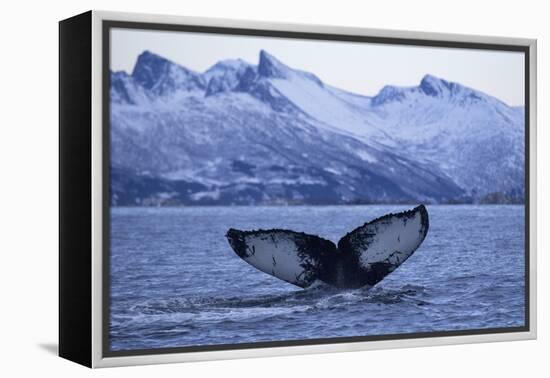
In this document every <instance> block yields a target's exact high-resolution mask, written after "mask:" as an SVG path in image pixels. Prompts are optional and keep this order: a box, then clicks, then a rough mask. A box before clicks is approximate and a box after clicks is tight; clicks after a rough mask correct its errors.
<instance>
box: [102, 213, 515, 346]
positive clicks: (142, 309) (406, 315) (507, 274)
mask: <svg viewBox="0 0 550 378" xmlns="http://www.w3.org/2000/svg"><path fill="white" fill-rule="evenodd" d="M411 207H412V206H314V207H311V206H303V207H300V206H295V207H294V206H293V207H180V208H113V209H112V210H111V261H110V263H111V287H110V296H111V313H110V327H109V336H110V346H111V350H113V351H120V350H133V349H151V348H168V347H185V346H196V345H215V344H228V343H232V344H233V343H250V342H261V341H281V340H303V339H310V338H331V337H345V336H367V335H384V334H403V333H411V332H429V331H450V330H471V329H482V328H495V327H499V328H500V327H515V326H523V325H524V320H525V319H524V297H523V294H524V215H523V214H524V208H523V206H473V205H465V206H428V212H429V216H430V230H429V232H428V236H427V237H426V240H425V241H424V242H423V244H422V245H421V246H420V247H419V249H418V250H417V251H416V252H415V254H414V255H413V256H412V257H411V258H409V260H407V261H406V262H405V263H404V264H403V265H402V266H400V267H399V268H398V269H397V270H396V271H394V272H393V273H391V274H390V275H389V276H387V277H386V278H385V279H384V280H383V281H382V282H380V283H379V284H378V285H376V286H375V287H374V288H372V289H370V290H365V289H357V290H344V291H342V290H336V289H333V288H331V287H327V286H324V285H316V286H315V287H312V288H309V289H306V290H303V289H300V288H298V287H296V286H293V285H291V284H288V283H285V282H283V281H281V280H279V279H277V278H275V277H272V276H270V275H267V274H265V273H262V272H260V271H258V270H256V269H255V268H253V267H252V266H250V265H248V264H247V263H245V262H244V261H242V260H241V259H239V258H238V257H237V255H235V253H234V252H233V251H232V250H231V248H230V246H229V244H228V243H227V241H226V239H225V237H224V235H225V232H226V231H227V229H228V228H230V227H234V228H240V229H257V228H264V229H266V228H287V229H293V230H295V231H304V232H307V233H311V234H317V235H319V236H322V237H324V238H327V239H330V240H332V241H334V242H337V241H338V240H339V239H340V237H342V236H343V235H344V234H345V233H346V232H348V231H350V230H352V229H354V228H355V227H357V226H360V225H362V224H363V223H365V222H366V221H369V220H371V219H372V218H375V217H378V216H381V215H383V214H385V213H388V212H395V211H401V210H405V209H408V208H411Z"/></svg>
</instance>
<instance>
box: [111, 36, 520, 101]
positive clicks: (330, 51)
mask: <svg viewBox="0 0 550 378" xmlns="http://www.w3.org/2000/svg"><path fill="white" fill-rule="evenodd" d="M261 49H264V50H266V51H267V52H269V53H270V54H272V55H274V56H275V57H277V58H278V59H279V60H281V61H282V62H283V63H285V64H287V65H288V66H290V67H293V68H298V69H301V70H304V71H309V72H312V73H314V74H315V75H317V76H318V77H319V78H320V79H321V80H323V81H324V82H325V83H327V84H329V85H333V86H335V87H338V88H341V89H345V90H348V91H351V92H355V93H360V94H364V95H368V96H374V95H375V94H376V93H378V91H379V90H380V89H381V88H382V87H383V86H384V85H387V84H391V85H399V86H413V85H418V83H419V82H420V80H421V79H422V77H423V76H424V75H425V74H428V73H429V74H432V75H435V76H438V77H441V78H443V79H446V80H450V81H455V82H458V83H461V84H464V85H466V86H469V87H472V88H475V89H478V90H481V91H483V92H485V93H488V94H490V95H492V96H495V97H497V98H499V99H500V100H502V101H504V102H505V103H507V104H509V105H513V106H516V105H523V103H524V60H523V53H518V52H500V51H498V52H495V51H482V50H468V49H451V48H433V47H413V46H398V45H394V46H392V45H379V44H370V43H352V42H335V41H316V40H315V41H314V40H301V39H289V38H273V37H248V36H228V35H219V34H205V33H188V32H167V31H149V30H147V31H146V30H143V31H142V30H136V29H112V30H111V69H112V70H113V71H119V70H124V71H127V72H128V73H131V72H132V69H133V67H134V64H135V62H136V58H137V56H138V55H139V54H140V53H142V52H143V51H144V50H150V51H151V52H154V53H156V54H159V55H162V56H164V57H166V58H167V59H170V60H172V61H174V62H176V63H179V64H181V65H183V66H185V67H187V68H190V69H192V70H195V71H198V72H203V71H205V70H206V69H208V68H209V67H210V66H212V65H213V64H215V63H216V62H218V61H220V60H223V59H235V58H241V59H244V60H245V61H247V62H249V63H253V64H257V63H258V57H259V52H260V50H261Z"/></svg>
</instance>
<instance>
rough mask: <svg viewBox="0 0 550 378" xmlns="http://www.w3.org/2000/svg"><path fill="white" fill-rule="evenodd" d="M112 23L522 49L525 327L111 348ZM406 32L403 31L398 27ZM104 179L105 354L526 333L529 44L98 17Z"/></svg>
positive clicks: (124, 26)
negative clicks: (133, 20) (99, 18)
mask: <svg viewBox="0 0 550 378" xmlns="http://www.w3.org/2000/svg"><path fill="white" fill-rule="evenodd" d="M113 28H122V29H138V30H157V31H177V32H195V33H207V34H222V35H233V36H254V37H271V38H287V39H305V40H322V41H340V42H363V43H374V44H392V45H405V46H426V47H447V48H462V49H476V50H493V51H510V52H522V53H523V54H524V71H525V72H524V73H525V78H524V85H525V88H524V91H525V93H524V95H525V103H524V109H525V112H524V113H525V120H524V122H525V124H524V135H525V141H524V143H525V144H524V146H525V167H524V176H525V182H524V198H525V201H524V207H525V233H524V237H525V240H524V249H525V250H524V262H525V270H524V279H525V282H524V304H525V309H524V321H525V323H524V326H521V327H499V328H482V329H471V330H454V331H435V332H415V333H403V334H388V335H371V336H350V337H335V338H318V339H304V340H284V341H262V342H251V343H239V344H215V345H197V346H184V347H170V348H154V349H131V350H118V351H112V350H111V348H110V342H109V337H110V335H109V324H110V287H111V286H110V233H111V228H110V218H111V217H110V161H111V160H110V159H111V148H110V146H111V144H110V143H111V141H110V97H109V94H110V52H111V50H110V31H111V29H113ZM402 34H404V35H406V32H405V31H404V32H402ZM101 38H102V106H103V108H102V109H103V110H102V113H103V114H102V133H103V140H102V144H103V145H102V155H103V156H102V160H103V166H102V179H103V187H102V194H103V203H102V221H103V229H102V235H103V240H102V254H103V256H102V258H103V266H102V272H101V274H102V285H103V290H102V291H103V292H102V306H101V312H102V354H103V357H124V356H142V355H154V354H167V353H190V352H208V351H224V350H238V349H259V348H276V347H293V346H307V345H319V344H340V343H352V342H365V341H381V340H407V339H418V338H436V337H449V336H465V335H487V334H500V333H514V332H528V331H529V330H530V287H529V282H530V280H529V278H530V271H529V267H530V257H529V252H530V246H529V239H530V219H529V215H530V211H529V207H530V200H529V194H530V185H529V178H530V170H529V166H530V158H529V152H530V145H529V126H530V93H529V91H530V66H529V64H530V59H529V58H530V57H529V53H530V47H529V46H521V45H508V44H497V43H495V44H493V43H480V42H456V41H441V40H430V39H415V38H397V37H374V36H362V35H346V34H329V33H317V32H297V31H283V30H264V29H247V28H233V27H217V26H198V25H179V24H162V23H148V22H130V21H116V20H104V21H102V36H101Z"/></svg>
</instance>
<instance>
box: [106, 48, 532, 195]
mask: <svg viewBox="0 0 550 378" xmlns="http://www.w3.org/2000/svg"><path fill="white" fill-rule="evenodd" d="M110 95H111V202H112V204H113V205H198V204H202V205H204V204H222V205H228V204H240V205H250V204H347V203H401V202H403V203H404V202H425V203H449V202H466V203H468V202H483V201H484V200H485V199H487V198H490V199H492V200H494V199H495V198H496V199H498V200H497V202H499V203H501V202H521V201H523V182H524V160H523V159H524V112H523V108H514V107H509V106H507V105H506V104H504V103H503V102H501V101H499V100H498V99H496V98H493V97H490V96H488V95H486V94H484V93H481V92H479V91H476V90H474V89H470V88H467V87H464V86H462V85H460V84H458V83H452V82H448V81H445V80H443V79H439V78H436V77H434V76H430V75H426V76H425V77H424V78H423V79H422V81H421V83H420V84H419V85H418V86H415V87H406V88H405V87H394V86H386V87H384V88H383V89H382V90H381V91H380V92H379V93H378V94H377V95H376V96H374V97H367V96H361V95H357V94H354V93H350V92H346V91H343V90H340V89H338V88H334V87H331V86H329V85H327V84H325V83H323V82H322V81H321V80H320V79H319V78H318V77H317V76H315V75H314V74H312V73H308V72H304V71H299V70H295V69H292V68H290V67H288V66H286V65H285V64H283V63H282V62H280V61H279V60H277V59H276V58H275V57H273V56H272V55H270V54H268V53H267V52H265V51H261V52H260V57H259V62H258V64H257V65H252V64H249V63H247V62H245V61H242V60H226V61H221V62H218V63H216V64H215V65H214V66H212V67H211V68H210V69H208V70H207V71H205V72H203V73H199V72H194V71H192V70H189V69H187V68H185V67H182V66H180V65H178V64H175V63H173V62H171V61H169V60H167V59H165V58H163V57H161V56H158V55H156V54H153V53H151V52H148V51H145V52H143V53H142V54H141V55H140V56H139V58H138V60H137V62H136V65H135V67H134V69H133V72H132V73H131V74H127V73H125V72H112V73H111V90H110Z"/></svg>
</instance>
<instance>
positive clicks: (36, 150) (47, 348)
mask: <svg viewBox="0 0 550 378" xmlns="http://www.w3.org/2000/svg"><path fill="white" fill-rule="evenodd" d="M545 3H546V2H544V1H531V0H522V1H517V0H516V1H505V0H500V1H489V0H486V1H479V0H460V1H453V2H450V1H437V0H433V1H428V0H415V1H410V0H402V1H391V0H385V1H370V2H369V1H365V0H363V1H356V2H353V1H347V0H337V1H330V2H328V1H327V2H322V1H321V0H318V1H311V2H307V1H301V2H300V1H298V0H272V1H258V0H256V1H254V0H231V1H223V0H219V1H215V0H196V1H182V0H179V1H168V0H154V1H151V0H149V1H142V0H120V1H116V2H114V1H107V0H96V1H75V0H73V1H66V0H58V1H55V2H46V1H34V2H32V1H25V0H19V1H17V2H15V1H8V2H5V3H4V4H3V9H2V21H1V22H0V28H1V33H0V51H1V55H0V96H1V101H0V103H1V104H2V107H1V108H0V114H1V115H2V116H1V118H0V173H1V176H0V177H2V179H1V180H2V181H1V185H0V201H1V206H0V222H1V228H0V253H1V254H2V260H1V261H2V262H1V263H0V295H1V297H0V298H1V307H0V349H1V351H0V361H1V364H0V375H2V376H4V377H17V376H29V377H32V376H55V377H81V376H91V375H92V374H94V375H95V376H96V377H115V376H116V377H120V376H122V377H124V376H128V377H132V378H137V377H151V376H156V377H197V376H201V377H233V376H239V377H241V378H242V377H279V378H281V377H284V378H286V377H294V376H298V377H300V376H308V377H312V376H313V377H339V378H343V377H345V376H348V375H349V376H364V377H368V376H376V377H387V376H402V377H405V376H406V377H416V376H422V377H442V376H444V377H461V378H463V377H483V376H493V377H495V376H498V377H518V376H543V375H544V374H545V373H546V374H548V373H549V372H550V366H549V365H550V363H549V358H548V355H549V354H548V351H549V350H550V342H549V338H550V325H549V324H548V321H549V318H548V306H549V300H548V298H547V297H548V291H547V289H548V286H549V283H550V279H549V278H548V276H549V271H548V268H547V264H546V259H545V256H544V253H545V249H546V248H545V247H547V245H548V242H549V240H548V231H546V235H543V232H544V226H545V224H544V223H543V219H542V218H543V217H542V216H541V213H542V212H546V210H548V209H547V207H548V206H547V205H548V203H547V202H546V201H544V194H543V188H547V187H548V185H547V184H548V179H549V176H550V174H549V173H548V172H549V169H548V166H547V164H548V163H549V162H550V156H549V155H550V151H549V148H548V147H546V145H547V144H548V143H550V135H549V132H548V129H547V128H546V123H547V121H548V119H549V117H550V111H549V110H548V107H549V106H550V105H549V104H550V94H549V92H548V91H549V88H550V73H547V71H546V69H547V68H548V69H550V68H549V66H548V63H549V61H550V60H549V57H548V54H549V50H546V43H550V26H549V25H550V24H549V23H548V14H550V12H549V11H548V10H546V9H545ZM88 9H103V10H120V11H133V12H150V13H164V14H179V15H189V16H210V17H224V18H238V19H254V20H265V21H282V22H297V23H316V24H330V25H343V26H358V27H371V28H386V29H404V30H419V31H440V32H450V33H467V34H486V35H502V36H514V37H529V38H537V39H538V41H539V61H538V67H539V72H538V74H539V91H538V106H539V114H538V119H539V123H538V125H539V128H538V130H539V133H538V135H539V157H538V161H539V184H538V188H539V224H538V230H539V268H538V269H539V283H538V285H539V299H538V300H539V311H538V314H539V321H538V323H539V340H537V341H523V342H513V343H512V342H509V343H497V344H478V345H462V346H449V347H431V348H417V349H400V350H386V351H375V352H356V353H339V354H325V355H312V356H296V357H278V358H267V359H266V358H264V359H250V360H235V361H222V362H208V363H194V364H176V365H162V366H146V367H132V368H117V369H103V370H99V371H94V372H92V371H90V370H87V369H85V368H82V367H80V366H78V365H76V364H73V363H71V362H68V361H65V360H62V359H60V358H58V357H56V356H55V353H56V352H55V348H56V344H57V262H58V260H57V243H58V238H57V222H58V215H57V190H58V185H57V180H58V176H57V172H58V171H57V148H58V142H57V138H58V134H57V54H58V45H57V30H58V29H57V21H58V20H61V19H63V18H67V17H69V16H72V15H74V14H77V13H80V12H82V11H86V10H88ZM545 349H546V350H545Z"/></svg>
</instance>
